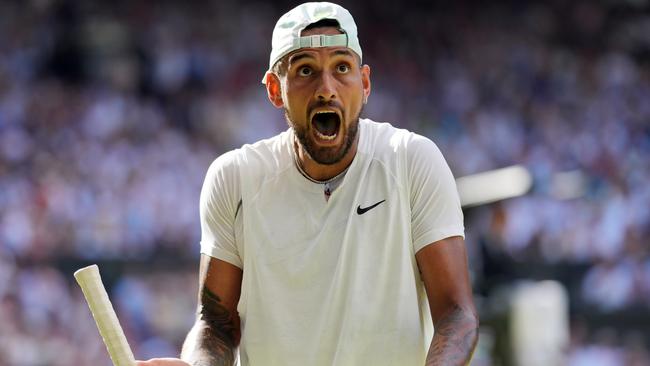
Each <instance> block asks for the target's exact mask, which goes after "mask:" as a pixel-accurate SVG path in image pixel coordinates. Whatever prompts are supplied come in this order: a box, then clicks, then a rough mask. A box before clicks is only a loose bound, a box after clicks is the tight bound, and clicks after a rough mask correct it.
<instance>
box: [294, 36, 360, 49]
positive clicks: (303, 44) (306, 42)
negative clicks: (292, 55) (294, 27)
mask: <svg viewBox="0 0 650 366" xmlns="http://www.w3.org/2000/svg"><path fill="white" fill-rule="evenodd" d="M294 42H295V43H297V44H296V45H295V46H297V48H317V47H337V46H340V47H347V46H348V35H347V34H337V35H333V36H328V35H324V34H315V35H313V36H305V37H300V38H298V39H297V40H296V41H294Z"/></svg>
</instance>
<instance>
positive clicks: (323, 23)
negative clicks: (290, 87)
mask: <svg viewBox="0 0 650 366" xmlns="http://www.w3.org/2000/svg"><path fill="white" fill-rule="evenodd" d="M321 27H332V28H336V29H338V30H339V31H340V32H341V33H345V32H344V31H343V30H342V29H341V25H340V24H339V22H338V21H337V20H336V19H321V20H319V21H317V22H314V23H311V24H309V25H307V26H306V27H305V28H304V29H303V30H302V31H306V30H310V29H314V28H321ZM286 61H287V56H286V55H285V56H283V57H282V58H280V59H279V60H278V61H277V62H276V63H275V64H274V65H273V67H271V72H273V73H274V74H276V75H284V73H286V71H287V62H286Z"/></svg>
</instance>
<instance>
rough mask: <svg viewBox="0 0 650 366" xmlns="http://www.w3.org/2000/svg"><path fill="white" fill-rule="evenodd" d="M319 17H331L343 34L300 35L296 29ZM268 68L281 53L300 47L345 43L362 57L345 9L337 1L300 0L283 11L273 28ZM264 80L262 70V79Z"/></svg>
mask: <svg viewBox="0 0 650 366" xmlns="http://www.w3.org/2000/svg"><path fill="white" fill-rule="evenodd" d="M323 19H332V20H335V21H336V22H338V23H339V29H340V30H341V31H342V32H343V34H337V35H322V34H318V35H312V36H305V37H301V36H300V33H301V32H302V31H303V30H304V29H305V28H306V27H307V26H308V25H310V24H314V23H316V22H318V21H320V20H323ZM271 47H272V49H271V57H270V58H269V71H267V73H268V72H270V70H271V69H272V68H273V65H275V63H276V62H278V60H279V59H281V58H282V57H284V56H285V55H287V54H289V53H291V52H293V51H295V50H297V49H300V48H316V47H348V48H349V49H351V50H352V51H354V52H355V53H356V54H357V55H359V59H361V57H362V53H361V45H360V44H359V38H358V36H357V25H356V24H355V23H354V19H353V18H352V15H351V14H350V12H349V11H347V10H346V9H345V8H343V7H342V6H340V5H337V4H333V3H328V2H318V3H316V2H314V3H304V4H301V5H298V6H297V7H295V8H293V9H291V10H290V11H288V12H287V13H286V14H284V15H283V16H282V17H280V19H278V22H277V23H276V24H275V28H274V29H273V40H272V42H271ZM265 82H266V74H265V75H264V78H263V79H262V83H263V84H264V83H265Z"/></svg>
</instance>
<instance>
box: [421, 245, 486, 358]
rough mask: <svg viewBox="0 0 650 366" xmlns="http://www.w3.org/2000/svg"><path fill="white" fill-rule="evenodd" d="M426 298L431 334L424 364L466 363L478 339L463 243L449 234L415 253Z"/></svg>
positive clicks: (476, 318) (476, 321)
mask: <svg viewBox="0 0 650 366" xmlns="http://www.w3.org/2000/svg"><path fill="white" fill-rule="evenodd" d="M415 258H416V260H417V262H418V266H419V268H420V272H421V274H422V279H423V281H424V286H425V288H426V291H427V297H428V299H429V307H430V310H431V317H432V318H433V324H434V327H435V334H434V336H433V340H432V341H431V346H430V347H429V353H428V354H427V361H426V366H442V365H444V366H451V365H454V366H455V365H468V364H469V361H470V360H471V357H472V352H473V351H474V347H476V342H477V340H478V316H477V315H476V309H475V308H474V302H473V300H472V289H471V286H470V283H469V274H468V269H467V255H466V252H465V243H464V241H463V239H462V238H461V237H458V236H456V237H451V238H447V239H443V240H440V241H438V242H435V243H432V244H431V245H427V246H425V247H424V248H422V249H421V250H420V251H418V252H417V253H416V255H415Z"/></svg>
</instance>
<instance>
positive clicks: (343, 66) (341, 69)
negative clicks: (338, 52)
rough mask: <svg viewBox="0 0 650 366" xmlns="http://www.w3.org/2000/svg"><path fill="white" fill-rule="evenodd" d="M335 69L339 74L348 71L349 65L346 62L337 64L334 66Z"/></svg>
mask: <svg viewBox="0 0 650 366" xmlns="http://www.w3.org/2000/svg"><path fill="white" fill-rule="evenodd" d="M336 71H338V72H340V73H341V74H346V73H347V72H348V71H350V66H349V65H348V64H339V65H338V66H336Z"/></svg>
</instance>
